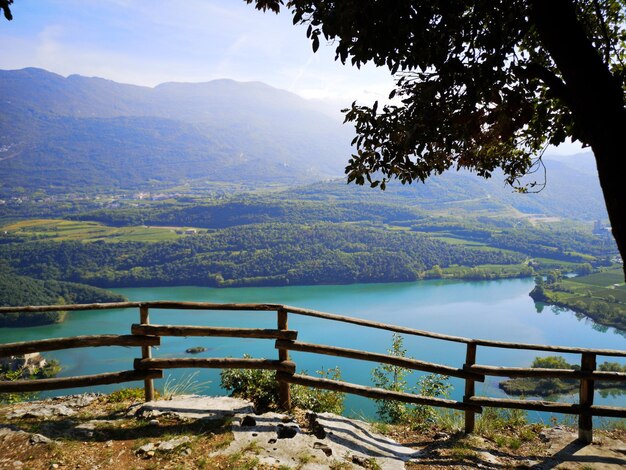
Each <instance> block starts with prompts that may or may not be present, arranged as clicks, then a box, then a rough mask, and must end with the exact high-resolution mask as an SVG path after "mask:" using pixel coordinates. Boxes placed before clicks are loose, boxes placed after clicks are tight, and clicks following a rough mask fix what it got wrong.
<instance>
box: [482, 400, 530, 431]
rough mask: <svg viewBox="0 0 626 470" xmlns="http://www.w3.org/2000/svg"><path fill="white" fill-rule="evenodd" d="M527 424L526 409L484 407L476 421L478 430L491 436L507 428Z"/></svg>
mask: <svg viewBox="0 0 626 470" xmlns="http://www.w3.org/2000/svg"><path fill="white" fill-rule="evenodd" d="M525 424H526V412H525V411H524V410H502V409H499V408H488V407H487V408H484V409H483V412H482V413H481V415H480V417H479V418H478V420H477V421H476V432H477V433H479V434H484V435H485V436H488V437H491V436H493V435H494V434H496V433H497V432H498V431H501V430H502V429H505V428H519V427H521V426H523V425H525Z"/></svg>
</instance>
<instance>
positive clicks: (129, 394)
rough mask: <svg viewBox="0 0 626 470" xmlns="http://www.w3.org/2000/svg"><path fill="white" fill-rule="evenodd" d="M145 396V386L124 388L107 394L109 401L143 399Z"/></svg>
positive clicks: (120, 401)
mask: <svg viewBox="0 0 626 470" xmlns="http://www.w3.org/2000/svg"><path fill="white" fill-rule="evenodd" d="M143 398H144V390H143V388H138V387H137V388H130V387H129V388H123V389H121V390H116V391H114V392H112V393H110V394H109V395H108V396H107V402H108V403H122V402H126V401H133V402H136V401H142V400H143Z"/></svg>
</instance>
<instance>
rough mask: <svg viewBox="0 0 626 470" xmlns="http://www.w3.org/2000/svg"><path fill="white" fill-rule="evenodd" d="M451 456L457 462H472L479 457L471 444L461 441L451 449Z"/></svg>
mask: <svg viewBox="0 0 626 470" xmlns="http://www.w3.org/2000/svg"><path fill="white" fill-rule="evenodd" d="M450 456H451V457H452V458H454V459H456V460H472V459H476V458H477V457H478V453H477V452H476V451H475V450H474V449H473V448H472V445H471V444H470V443H469V442H467V441H462V440H461V441H458V442H457V443H456V444H455V445H454V446H453V447H452V449H450Z"/></svg>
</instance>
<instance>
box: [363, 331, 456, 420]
mask: <svg viewBox="0 0 626 470" xmlns="http://www.w3.org/2000/svg"><path fill="white" fill-rule="evenodd" d="M387 353H388V354H389V355H391V356H396V357H407V355H406V349H405V348H404V339H403V338H402V336H401V335H399V334H397V333H394V334H393V336H392V340H391V348H390V349H388V350H387ZM410 372H411V371H410V370H409V369H407V368H405V367H401V366H395V365H391V364H380V365H379V366H378V367H376V368H375V369H374V370H372V381H373V382H374V384H375V385H376V387H378V388H382V389H385V390H390V391H393V392H404V393H415V394H418V395H422V396H427V397H448V396H449V393H450V388H451V385H450V384H449V383H448V378H447V377H446V376H444V375H440V374H428V375H424V376H422V377H420V378H419V379H418V381H417V385H416V386H409V383H408V380H407V376H408V375H409V374H410ZM376 405H377V407H378V415H379V416H380V418H381V419H382V420H383V421H385V422H387V423H394V424H410V425H411V426H412V427H414V428H419V427H422V426H425V425H427V424H428V423H432V422H434V421H435V420H436V419H437V416H438V414H437V411H436V410H435V409H433V408H432V407H430V406H426V405H410V404H407V403H402V402H399V401H396V400H376Z"/></svg>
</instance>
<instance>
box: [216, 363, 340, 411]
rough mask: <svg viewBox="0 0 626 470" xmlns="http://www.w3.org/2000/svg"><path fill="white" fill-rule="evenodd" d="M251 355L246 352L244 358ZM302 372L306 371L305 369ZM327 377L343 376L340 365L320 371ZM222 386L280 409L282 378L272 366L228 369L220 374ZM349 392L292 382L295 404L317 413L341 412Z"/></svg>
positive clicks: (260, 406)
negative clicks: (278, 377) (266, 368)
mask: <svg viewBox="0 0 626 470" xmlns="http://www.w3.org/2000/svg"><path fill="white" fill-rule="evenodd" d="M249 357H250V356H249V355H247V354H245V355H244V358H249ZM302 373H306V371H303V372H302ZM316 373H317V375H318V376H320V377H323V378H328V379H333V380H340V379H341V371H340V369H339V367H334V368H332V369H326V370H324V369H322V370H318V371H316ZM220 378H221V386H222V388H224V389H226V390H228V391H229V392H230V393H231V396H234V397H239V398H245V399H248V400H251V401H253V402H254V404H255V406H256V407H257V409H259V410H267V409H276V408H278V407H279V397H278V382H277V381H276V375H275V373H274V372H272V371H270V370H261V369H224V370H223V371H222V373H221V374H220ZM344 399H345V394H344V393H341V392H333V391H330V390H321V389H317V388H310V387H304V386H301V385H292V386H291V403H292V405H293V406H294V407H297V408H303V409H307V410H311V411H314V412H317V413H320V412H329V413H336V414H341V412H342V411H343V402H344Z"/></svg>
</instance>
